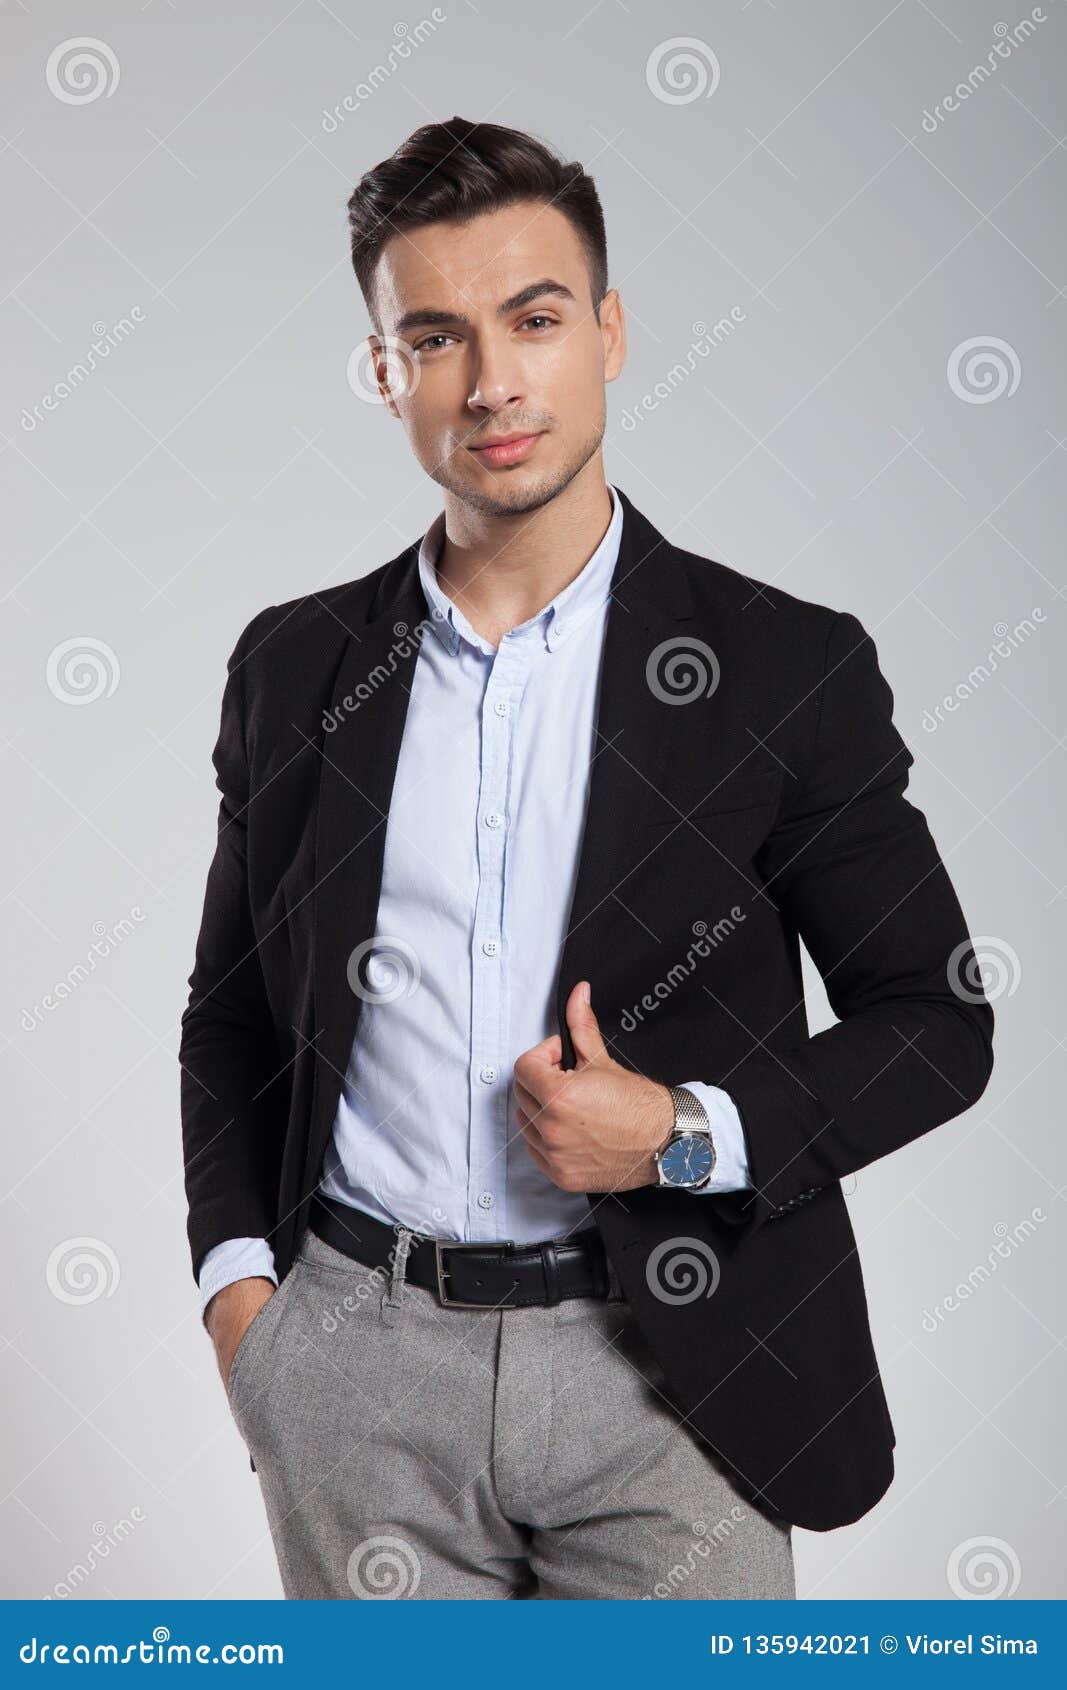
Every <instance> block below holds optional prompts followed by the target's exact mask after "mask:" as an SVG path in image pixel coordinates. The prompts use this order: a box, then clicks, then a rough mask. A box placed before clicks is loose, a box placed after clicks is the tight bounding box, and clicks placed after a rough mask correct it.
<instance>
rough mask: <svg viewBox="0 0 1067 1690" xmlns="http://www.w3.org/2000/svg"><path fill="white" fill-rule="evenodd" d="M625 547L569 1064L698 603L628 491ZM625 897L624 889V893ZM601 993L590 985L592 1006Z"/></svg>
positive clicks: (592, 797) (585, 865) (669, 738)
mask: <svg viewBox="0 0 1067 1690" xmlns="http://www.w3.org/2000/svg"><path fill="white" fill-rule="evenodd" d="M620 496H621V498H622V503H623V507H624V513H625V514H624V520H623V530H622V544H621V546H620V548H619V558H618V562H617V564H616V567H615V573H614V575H613V577H612V586H611V603H610V605H609V607H608V617H607V627H606V629H605V634H604V647H603V654H602V658H601V673H600V686H599V692H598V703H597V721H596V733H595V736H594V750H593V762H592V768H591V771H590V782H589V797H588V803H587V808H586V817H585V827H584V830H583V834H582V843H581V849H580V852H579V858H578V870H577V878H576V882H575V890H574V898H573V901H572V904H571V910H570V915H569V918H568V921H567V929H566V937H565V939H564V943H563V949H562V952H561V955H560V966H559V975H558V981H557V995H556V1017H557V1022H558V1030H559V1034H560V1038H561V1040H562V1043H563V1066H564V1068H573V1067H574V1065H575V1058H574V1047H573V1045H572V1042H571V1037H570V1031H569V1028H568V1026H567V1020H566V1014H565V1009H566V1003H567V999H568V997H569V996H570V993H571V992H572V991H573V989H574V987H575V985H576V984H577V983H578V981H579V980H582V979H591V980H592V981H593V984H594V988H595V985H596V980H597V977H598V975H600V974H602V971H603V968H604V964H605V957H604V952H603V946H602V936H601V928H602V926H603V921H604V918H605V916H606V915H607V914H609V913H610V904H611V900H612V898H613V894H614V892H615V890H616V888H617V887H618V885H619V882H620V880H623V879H624V878H625V873H626V862H627V857H628V853H629V851H630V849H631V839H632V837H633V835H634V834H635V833H636V832H637V830H638V829H639V828H640V827H641V825H642V824H643V823H644V822H645V820H646V819H647V818H648V817H649V816H655V815H656V814H658V813H659V811H660V810H661V809H662V798H661V797H660V794H661V792H662V791H663V789H664V787H665V786H666V787H668V788H669V786H670V780H669V771H670V769H671V767H672V764H673V762H674V760H675V757H676V753H677V746H678V742H679V737H680V735H681V732H682V719H683V718H684V717H685V716H686V711H685V710H684V709H680V708H678V706H677V704H676V703H672V702H670V700H669V696H667V695H669V692H670V688H669V685H665V684H664V679H665V675H666V672H667V669H668V667H669V665H670V662H671V658H672V655H673V656H674V658H675V659H680V660H682V661H684V653H685V649H686V646H687V645H688V646H689V648H690V649H692V645H691V640H690V639H688V638H687V637H686V634H685V628H686V622H687V620H688V619H689V618H690V617H691V616H692V599H691V595H690V592H689V585H688V581H687V579H686V576H685V574H684V572H683V569H682V567H681V564H680V561H679V559H678V554H677V552H676V550H675V548H674V547H673V546H672V545H671V544H670V543H669V541H667V540H665V539H664V537H663V535H662V534H660V533H659V531H658V530H657V529H656V528H654V527H653V526H652V524H651V523H650V522H649V521H648V520H647V518H645V517H643V516H642V515H641V513H640V511H638V510H636V509H635V507H634V506H633V505H632V504H631V502H630V500H629V499H628V498H627V497H626V495H625V494H620ZM623 896H625V893H623ZM595 1002H596V993H595V989H594V1004H595Z"/></svg>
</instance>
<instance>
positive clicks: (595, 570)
mask: <svg viewBox="0 0 1067 1690" xmlns="http://www.w3.org/2000/svg"><path fill="white" fill-rule="evenodd" d="M608 491H609V493H610V494H611V505H612V510H611V521H610V522H609V523H608V528H607V532H606V534H605V535H604V538H603V539H602V540H601V542H600V544H599V546H598V547H597V549H596V551H595V552H594V553H593V555H592V557H591V558H590V559H589V562H588V563H587V564H586V565H585V568H584V569H583V570H582V571H581V572H580V574H578V575H576V576H575V577H574V580H573V581H570V582H568V584H567V586H565V587H564V588H563V589H562V591H560V592H558V593H557V594H556V596H555V598H554V599H553V600H552V601H551V603H550V604H546V605H545V606H544V608H543V609H542V610H539V611H537V612H536V614H535V615H533V616H531V617H530V618H529V619H528V620H527V621H526V622H522V623H520V625H519V626H518V627H517V628H515V629H513V630H512V632H513V633H514V634H516V635H520V636H526V635H527V634H531V635H532V634H533V633H534V631H535V630H539V631H540V634H541V637H542V639H543V640H544V643H545V646H546V648H547V649H548V650H549V651H554V650H555V649H556V647H557V646H558V645H559V644H561V642H562V641H563V640H565V639H566V638H567V637H568V636H569V635H570V634H571V633H572V632H573V631H574V630H575V629H576V628H578V627H580V626H581V625H582V623H583V622H585V621H586V620H588V618H589V617H590V616H591V615H592V614H593V613H594V612H595V611H597V610H599V609H600V608H601V607H602V606H603V604H604V602H605V600H606V599H607V598H608V597H609V595H610V592H611V580H612V576H613V575H614V573H615V564H616V562H617V560H618V556H619V545H620V543H621V540H622V515H623V512H622V500H621V499H620V498H619V496H618V494H617V492H616V491H615V488H614V487H612V486H611V485H610V483H609V485H608ZM444 534H445V513H444V511H441V512H440V514H439V515H438V516H436V517H435V518H434V520H433V522H432V523H431V524H430V526H429V528H428V529H427V530H426V533H425V534H424V535H423V538H422V544H421V546H420V547H419V580H420V582H421V583H422V590H423V592H424V594H425V595H426V602H427V604H428V605H429V607H430V613H431V626H432V627H433V629H434V631H435V632H436V634H437V635H438V637H439V639H440V640H441V642H442V644H443V645H444V646H445V648H446V650H448V651H450V652H451V653H452V654H453V655H454V654H455V653H456V652H457V651H458V650H459V647H460V643H461V641H464V640H465V641H466V642H467V644H468V645H472V646H474V647H475V649H476V650H478V651H481V652H485V653H486V654H488V655H492V654H493V647H492V646H491V645H490V644H489V642H488V641H487V640H483V639H482V637H481V635H480V634H477V633H476V632H475V630H474V629H473V628H472V627H471V624H470V622H469V621H468V620H467V618H466V617H465V616H464V614H463V612H462V610H460V608H459V606H458V605H457V604H455V603H454V602H453V600H452V599H450V598H449V597H448V594H447V593H445V592H443V591H442V590H441V587H440V586H439V585H438V581H437V567H436V566H437V559H438V557H439V556H440V552H441V545H442V542H443V540H444Z"/></svg>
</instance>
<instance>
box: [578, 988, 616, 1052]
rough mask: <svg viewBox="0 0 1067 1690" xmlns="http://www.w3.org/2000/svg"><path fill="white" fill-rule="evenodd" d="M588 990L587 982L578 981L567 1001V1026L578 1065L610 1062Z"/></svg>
mask: <svg viewBox="0 0 1067 1690" xmlns="http://www.w3.org/2000/svg"><path fill="white" fill-rule="evenodd" d="M590 990H591V988H590V985H589V982H588V980H579V982H578V984H577V985H576V986H575V988H574V990H573V991H572V992H571V995H570V997H569V998H568V999H567V1026H568V1027H569V1028H570V1030H571V1040H572V1043H573V1045H574V1054H575V1056H576V1057H577V1058H578V1061H579V1063H583V1062H585V1063H588V1062H597V1061H604V1060H607V1061H609V1062H610V1060H611V1058H610V1056H609V1054H608V1049H607V1046H606V1045H605V1043H604V1040H603V1039H602V1037H601V1035H600V1023H599V1021H598V1020H597V1018H596V1015H595V1013H594V1011H593V1005H592V1003H591V1002H590V1001H589V999H588V996H587V994H588V993H589V992H590Z"/></svg>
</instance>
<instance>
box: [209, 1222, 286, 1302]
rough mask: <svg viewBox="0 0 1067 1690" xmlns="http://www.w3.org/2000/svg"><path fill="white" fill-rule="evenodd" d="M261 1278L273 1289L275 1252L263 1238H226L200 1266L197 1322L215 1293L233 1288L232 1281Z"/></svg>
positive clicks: (210, 1252) (275, 1282) (275, 1276)
mask: <svg viewBox="0 0 1067 1690" xmlns="http://www.w3.org/2000/svg"><path fill="white" fill-rule="evenodd" d="M260 1275H262V1277H263V1278H264V1279H270V1280H272V1281H273V1282H274V1284H275V1285H277V1283H278V1275H277V1274H276V1273H275V1271H274V1251H273V1250H272V1249H271V1247H270V1245H269V1244H268V1243H267V1240H266V1239H265V1238H227V1239H226V1240H225V1241H224V1242H223V1243H222V1244H216V1245H215V1247H214V1249H212V1250H209V1251H208V1253H207V1255H206V1256H205V1257H204V1260H203V1261H202V1262H201V1264H200V1274H199V1277H198V1279H197V1284H198V1285H199V1287H200V1318H201V1320H203V1318H204V1311H205V1309H206V1308H207V1306H208V1304H209V1303H210V1301H211V1299H212V1297H213V1296H214V1295H215V1293H216V1291H221V1290H222V1288H223V1286H224V1285H232V1284H233V1282H234V1280H235V1279H255V1278H257V1277H259V1276H260Z"/></svg>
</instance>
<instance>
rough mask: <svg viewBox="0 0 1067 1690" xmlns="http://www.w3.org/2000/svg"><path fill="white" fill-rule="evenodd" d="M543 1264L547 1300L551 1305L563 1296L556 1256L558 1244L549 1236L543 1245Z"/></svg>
mask: <svg viewBox="0 0 1067 1690" xmlns="http://www.w3.org/2000/svg"><path fill="white" fill-rule="evenodd" d="M541 1266H542V1267H543V1268H544V1272H545V1302H546V1304H547V1305H548V1306H549V1307H551V1306H552V1304H553V1303H558V1302H559V1301H560V1298H561V1296H562V1292H561V1289H560V1283H559V1261H558V1259H557V1256H556V1246H555V1243H554V1241H553V1240H552V1239H551V1238H549V1239H546V1240H545V1242H544V1243H543V1244H542V1245H541Z"/></svg>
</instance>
